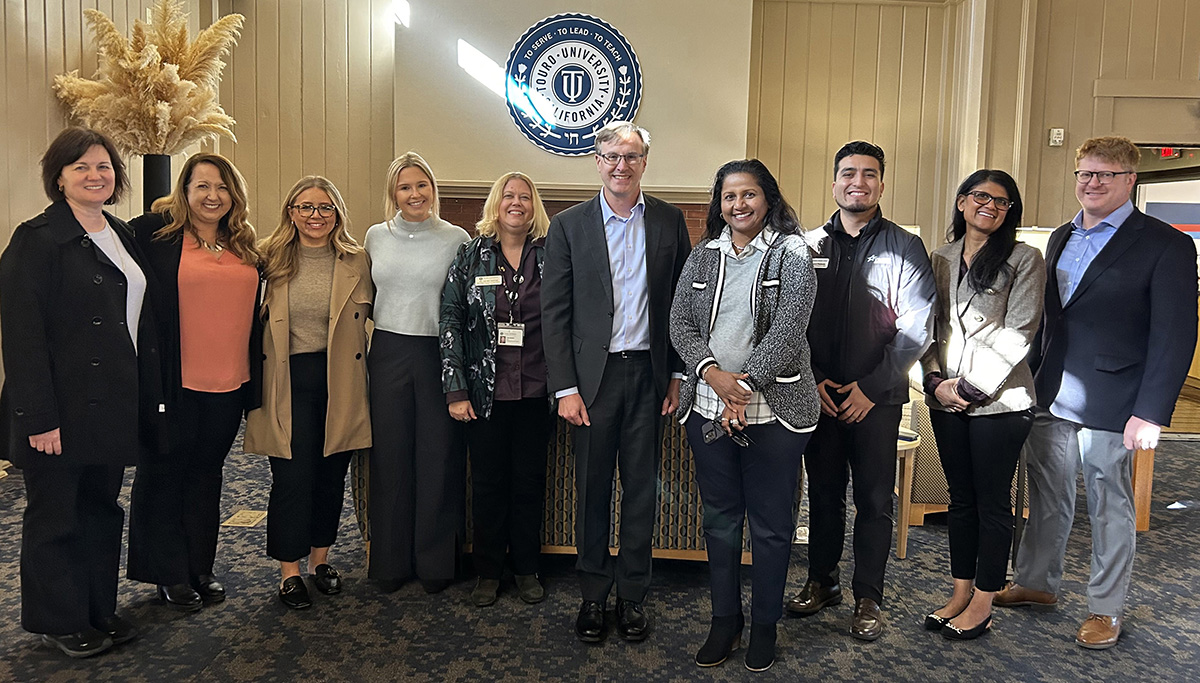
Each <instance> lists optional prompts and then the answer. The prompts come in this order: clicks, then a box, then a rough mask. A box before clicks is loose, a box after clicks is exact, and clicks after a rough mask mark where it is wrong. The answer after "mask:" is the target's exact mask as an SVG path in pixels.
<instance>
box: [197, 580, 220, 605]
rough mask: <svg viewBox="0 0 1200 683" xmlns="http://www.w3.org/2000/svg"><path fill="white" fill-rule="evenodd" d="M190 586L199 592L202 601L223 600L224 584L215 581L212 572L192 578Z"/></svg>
mask: <svg viewBox="0 0 1200 683" xmlns="http://www.w3.org/2000/svg"><path fill="white" fill-rule="evenodd" d="M192 588H195V589H196V592H197V593H199V594H200V599H201V600H203V601H204V602H224V600H225V586H222V585H221V582H220V581H217V577H215V576H213V575H212V574H201V575H200V576H197V577H196V578H194V579H192Z"/></svg>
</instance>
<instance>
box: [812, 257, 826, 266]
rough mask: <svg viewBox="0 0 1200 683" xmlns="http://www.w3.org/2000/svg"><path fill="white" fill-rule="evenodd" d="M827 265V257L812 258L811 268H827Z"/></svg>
mask: <svg viewBox="0 0 1200 683" xmlns="http://www.w3.org/2000/svg"><path fill="white" fill-rule="evenodd" d="M828 267H829V259H828V258H814V259H813V268H828Z"/></svg>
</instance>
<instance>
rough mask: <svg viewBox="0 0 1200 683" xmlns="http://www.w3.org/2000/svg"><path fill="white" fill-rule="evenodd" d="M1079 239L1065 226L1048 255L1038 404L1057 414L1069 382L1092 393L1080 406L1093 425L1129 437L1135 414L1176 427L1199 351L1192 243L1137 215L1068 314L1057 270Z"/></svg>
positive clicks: (1037, 357)
mask: <svg viewBox="0 0 1200 683" xmlns="http://www.w3.org/2000/svg"><path fill="white" fill-rule="evenodd" d="M1070 234H1071V224H1070V223H1067V224H1066V225H1062V226H1060V227H1059V228H1058V229H1057V230H1055V231H1054V234H1052V235H1051V236H1050V243H1049V246H1048V247H1047V254H1046V306H1045V313H1044V315H1043V319H1042V327H1041V329H1040V330H1039V331H1038V335H1037V337H1036V338H1035V339H1034V343H1033V347H1032V348H1031V350H1030V368H1031V369H1032V370H1033V371H1034V385H1035V387H1036V390H1037V402H1038V405H1039V406H1041V407H1043V408H1049V407H1050V405H1051V404H1052V403H1054V399H1055V397H1057V396H1058V392H1059V388H1060V387H1061V385H1062V378H1063V375H1064V374H1069V375H1071V376H1073V377H1076V378H1078V379H1079V380H1080V381H1081V382H1082V385H1083V387H1084V388H1085V389H1086V399H1085V400H1083V401H1082V405H1080V406H1077V407H1076V409H1077V410H1078V411H1079V413H1080V415H1081V420H1080V422H1081V423H1082V424H1083V425H1084V426H1086V427H1091V428H1093V429H1103V430H1107V431H1112V432H1122V431H1124V430H1125V423H1126V422H1127V421H1128V420H1129V416H1130V415H1137V416H1138V417H1140V418H1142V419H1143V420H1149V421H1150V422H1153V423H1155V424H1159V425H1168V424H1170V423H1171V412H1172V411H1173V410H1174V408H1175V399H1176V398H1177V397H1178V396H1179V389H1180V388H1181V387H1182V386H1183V380H1184V378H1185V377H1186V376H1187V371H1188V366H1189V365H1190V364H1191V360H1192V352H1193V351H1194V350H1195V348H1196V249H1195V247H1194V246H1193V244H1192V240H1191V238H1190V237H1188V236H1187V235H1185V234H1184V233H1182V232H1180V231H1178V230H1176V229H1175V228H1173V227H1171V226H1170V225H1167V224H1166V223H1163V222H1162V221H1160V220H1158V219H1156V218H1151V217H1150V216H1147V215H1146V214H1144V213H1142V212H1141V211H1138V210H1136V209H1134V212H1133V214H1132V215H1130V217H1129V218H1128V219H1127V220H1126V221H1125V222H1124V223H1123V224H1122V225H1121V227H1119V228H1117V232H1116V234H1114V235H1113V236H1112V239H1111V240H1110V241H1109V242H1108V244H1106V245H1105V246H1104V249H1102V250H1100V253H1099V254H1097V255H1096V259H1095V260H1094V261H1092V263H1091V265H1090V266H1088V269H1087V271H1086V272H1085V273H1084V275H1083V278H1082V279H1081V280H1080V282H1079V287H1078V288H1076V290H1075V294H1074V295H1073V296H1072V297H1071V300H1070V301H1068V302H1067V305H1066V306H1064V305H1063V303H1062V301H1061V300H1060V299H1059V295H1058V276H1057V273H1056V266H1057V264H1058V259H1059V256H1061V255H1062V250H1063V247H1064V246H1065V245H1066V243H1067V238H1068V237H1069V236H1070Z"/></svg>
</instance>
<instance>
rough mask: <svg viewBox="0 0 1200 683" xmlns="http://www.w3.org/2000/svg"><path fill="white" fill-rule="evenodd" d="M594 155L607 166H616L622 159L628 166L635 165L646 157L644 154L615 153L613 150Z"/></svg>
mask: <svg viewBox="0 0 1200 683" xmlns="http://www.w3.org/2000/svg"><path fill="white" fill-rule="evenodd" d="M596 156H597V157H599V158H600V160H601V161H603V162H604V163H606V164H608V165H609V166H616V165H617V164H619V163H621V160H622V159H624V160H625V163H626V164H627V165H629V166H637V165H638V164H640V163H642V160H643V159H645V158H646V155H645V154H616V153H615V152H608V153H607V154H597V155H596Z"/></svg>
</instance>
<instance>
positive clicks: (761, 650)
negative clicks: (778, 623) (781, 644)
mask: <svg viewBox="0 0 1200 683" xmlns="http://www.w3.org/2000/svg"><path fill="white" fill-rule="evenodd" d="M774 663H775V624H750V647H748V648H746V668H747V669H749V670H751V671H754V672H758V671H766V670H767V669H770V668H771V665H772V664H774Z"/></svg>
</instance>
